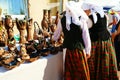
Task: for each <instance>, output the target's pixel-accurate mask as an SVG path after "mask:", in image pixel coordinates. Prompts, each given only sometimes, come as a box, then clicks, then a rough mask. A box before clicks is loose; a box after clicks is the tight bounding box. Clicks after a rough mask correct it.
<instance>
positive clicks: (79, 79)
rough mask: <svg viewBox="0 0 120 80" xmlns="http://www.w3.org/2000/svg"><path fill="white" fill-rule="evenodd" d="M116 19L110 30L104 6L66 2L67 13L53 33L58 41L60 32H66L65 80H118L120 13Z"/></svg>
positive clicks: (64, 44) (64, 42) (64, 43)
mask: <svg viewBox="0 0 120 80" xmlns="http://www.w3.org/2000/svg"><path fill="white" fill-rule="evenodd" d="M114 14H115V13H112V14H111V15H114ZM116 19H117V21H116ZM116 19H114V16H113V22H112V23H111V24H112V25H113V27H112V30H111V32H109V31H108V26H109V25H110V24H109V25H108V19H107V15H106V14H105V13H104V10H103V7H102V6H99V5H97V4H92V3H84V2H74V1H69V2H67V3H66V11H65V14H64V15H63V17H62V18H61V19H60V20H59V22H58V25H57V29H56V30H55V32H54V36H53V39H54V40H55V41H57V40H58V38H59V36H60V34H61V33H62V32H63V34H64V41H63V48H66V54H65V63H64V67H65V68H64V80H119V77H118V72H117V71H118V69H119V62H120V56H119V55H120V53H119V52H120V49H119V46H120V42H119V40H120V38H119V33H120V20H119V17H117V18H116ZM113 23H115V25H114V24H113ZM110 33H111V34H110Z"/></svg>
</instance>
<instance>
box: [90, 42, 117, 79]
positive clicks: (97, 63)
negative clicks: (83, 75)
mask: <svg viewBox="0 0 120 80" xmlns="http://www.w3.org/2000/svg"><path fill="white" fill-rule="evenodd" d="M88 66H89V70H90V78H91V80H119V79H118V74H117V64H116V56H115V50H114V48H113V46H112V42H111V40H107V41H96V42H92V49H91V57H90V58H89V59H88Z"/></svg>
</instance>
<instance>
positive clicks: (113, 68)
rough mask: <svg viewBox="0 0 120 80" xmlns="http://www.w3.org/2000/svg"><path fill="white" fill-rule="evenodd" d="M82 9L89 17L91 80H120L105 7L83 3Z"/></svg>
mask: <svg viewBox="0 0 120 80" xmlns="http://www.w3.org/2000/svg"><path fill="white" fill-rule="evenodd" d="M82 8H83V9H84V10H85V12H86V14H87V15H88V16H89V20H88V24H89V25H88V26H89V33H90V38H91V45H92V49H91V57H90V58H89V59H88V65H89V70H90V79H91V80H119V78H118V74H117V63H116V55H115V50H114V47H113V45H112V41H111V36H110V33H109V32H108V29H107V18H106V16H105V14H104V11H103V7H102V6H98V5H95V4H89V3H83V6H82Z"/></svg>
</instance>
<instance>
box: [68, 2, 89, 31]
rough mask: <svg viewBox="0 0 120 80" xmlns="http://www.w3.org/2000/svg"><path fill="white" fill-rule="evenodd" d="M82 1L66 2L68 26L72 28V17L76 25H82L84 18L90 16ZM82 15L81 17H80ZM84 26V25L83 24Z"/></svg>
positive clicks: (86, 18)
mask: <svg viewBox="0 0 120 80" xmlns="http://www.w3.org/2000/svg"><path fill="white" fill-rule="evenodd" d="M81 5H82V2H81V3H80V2H75V1H69V2H67V3H66V28H67V30H70V24H71V18H72V22H73V23H74V24H76V25H82V24H83V22H82V21H83V20H86V21H87V20H88V16H87V15H86V13H85V12H84V11H83V9H82V8H81ZM79 17H80V19H79ZM81 27H83V26H81Z"/></svg>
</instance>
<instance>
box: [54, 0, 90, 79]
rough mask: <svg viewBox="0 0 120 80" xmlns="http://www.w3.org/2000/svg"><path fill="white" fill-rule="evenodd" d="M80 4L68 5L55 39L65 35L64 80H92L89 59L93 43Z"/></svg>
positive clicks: (70, 2) (72, 2)
mask: <svg viewBox="0 0 120 80" xmlns="http://www.w3.org/2000/svg"><path fill="white" fill-rule="evenodd" d="M80 5H81V3H80V2H74V1H69V2H67V3H66V13H65V15H64V16H63V17H62V18H61V19H60V20H59V22H58V26H57V29H56V31H55V32H54V36H53V39H54V40H55V41H57V40H58V38H59V36H60V34H61V32H63V33H64V41H63V48H66V49H67V50H66V55H65V63H64V66H65V68H64V80H90V74H89V68H88V63H87V59H88V58H89V57H90V51H91V41H90V36H89V32H88V28H87V23H86V21H87V19H88V17H87V15H86V14H85V12H84V11H83V10H82V9H81V6H80Z"/></svg>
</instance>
